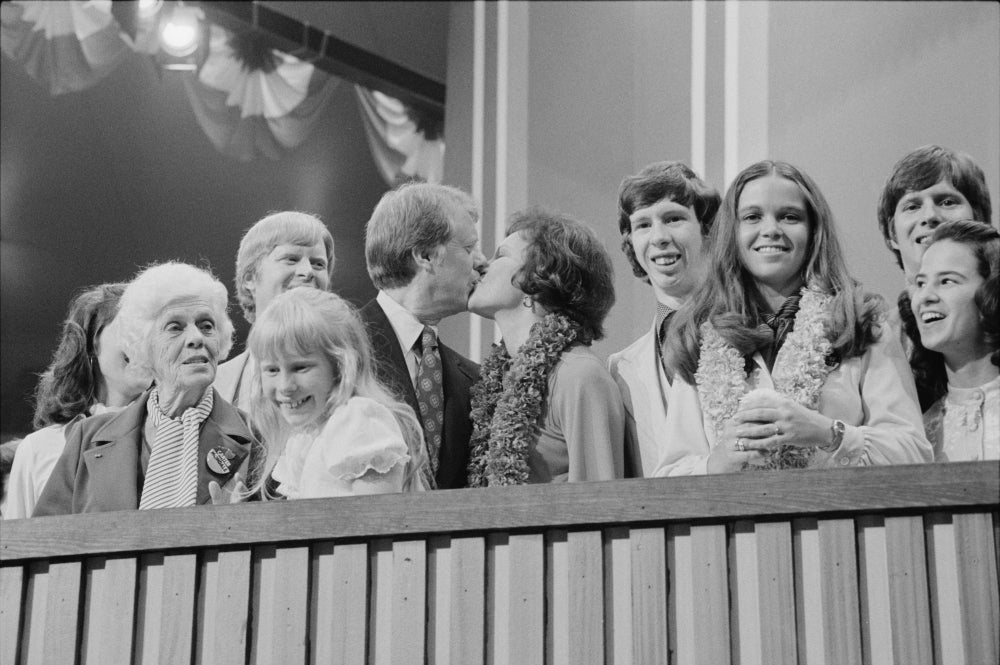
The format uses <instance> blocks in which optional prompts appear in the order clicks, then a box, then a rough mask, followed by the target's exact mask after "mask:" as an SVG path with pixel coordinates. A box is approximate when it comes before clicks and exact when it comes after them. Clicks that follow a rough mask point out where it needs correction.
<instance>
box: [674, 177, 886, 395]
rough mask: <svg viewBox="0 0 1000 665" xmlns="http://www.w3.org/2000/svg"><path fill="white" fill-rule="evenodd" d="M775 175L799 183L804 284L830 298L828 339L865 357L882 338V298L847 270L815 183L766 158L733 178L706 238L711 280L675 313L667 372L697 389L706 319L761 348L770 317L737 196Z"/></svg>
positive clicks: (838, 351)
mask: <svg viewBox="0 0 1000 665" xmlns="http://www.w3.org/2000/svg"><path fill="white" fill-rule="evenodd" d="M771 175H774V176H778V177H781V178H785V179H787V180H791V181H792V182H794V183H795V184H796V185H798V187H799V190H800V191H801V192H802V196H803V198H805V202H806V209H807V212H808V215H809V224H810V229H811V234H812V235H811V237H810V239H809V246H808V248H807V251H806V260H805V263H804V265H803V269H802V282H803V284H809V285H811V286H813V287H815V288H818V289H820V290H821V291H823V292H824V293H828V294H830V295H832V296H833V302H832V305H831V307H832V314H831V320H830V323H829V326H830V327H829V331H828V334H829V337H830V342H831V343H832V345H833V351H834V354H835V355H836V357H838V358H841V359H846V358H851V357H855V356H860V355H862V354H864V352H865V351H866V350H867V349H868V347H869V346H871V345H872V344H873V343H874V342H875V341H876V340H877V323H878V319H879V315H880V314H881V312H882V310H883V303H882V298H881V297H880V296H878V295H875V294H872V293H867V292H865V291H864V290H863V289H862V288H861V286H860V284H859V283H858V282H857V281H856V280H855V279H854V278H852V277H851V276H850V274H849V273H848V272H847V265H846V263H845V262H844V253H843V250H841V248H840V241H839V240H838V239H837V233H836V228H835V226H834V221H833V213H832V212H831V211H830V206H829V204H827V202H826V199H825V198H824V197H823V193H822V192H820V190H819V187H818V186H817V185H816V183H815V182H813V180H812V178H810V177H809V176H808V175H806V174H805V173H804V172H803V171H802V170H800V169H798V168H797V167H795V166H792V165H791V164H789V163H787V162H780V161H771V160H764V161H761V162H757V163H755V164H751V165H750V166H748V167H747V168H745V169H743V171H741V172H740V173H739V175H737V176H736V179H735V180H734V181H733V184H732V185H730V186H729V190H728V191H727V192H726V196H725V197H724V198H723V200H722V205H721V207H720V208H719V212H718V215H717V216H716V219H715V223H714V224H713V226H712V233H711V236H710V239H709V252H708V263H709V266H708V275H707V277H706V279H705V281H704V282H702V283H701V284H700V285H699V286H698V287H697V288H696V289H695V291H694V293H693V294H692V295H691V298H690V301H689V302H690V303H691V306H690V307H685V308H683V309H681V310H680V311H679V312H678V313H677V320H676V321H675V322H674V324H673V326H671V328H672V330H673V332H672V334H671V336H670V342H669V344H668V346H667V354H666V358H667V362H668V364H669V366H670V367H671V368H672V369H673V370H674V371H675V372H679V373H680V375H681V376H682V377H683V378H684V380H685V381H687V382H688V383H691V384H693V383H695V379H694V374H695V372H696V371H697V369H698V360H699V358H700V355H701V332H700V328H701V324H702V323H704V322H706V321H709V322H711V323H712V325H713V326H714V327H715V328H716V330H717V331H718V333H719V335H721V336H722V338H723V339H724V340H726V342H728V343H729V344H730V345H732V346H733V347H734V348H736V349H737V350H738V351H739V352H740V353H741V354H743V355H749V354H751V353H753V351H754V350H755V349H757V348H758V346H759V345H760V344H761V343H762V342H763V339H762V335H761V333H760V332H758V331H757V328H756V327H757V324H758V322H759V321H760V320H761V318H762V317H763V316H764V314H766V313H767V312H768V309H767V307H766V305H765V304H764V299H763V297H762V296H761V294H760V292H759V291H758V289H757V285H756V281H755V280H754V277H753V275H751V274H750V272H749V271H748V270H747V269H746V267H745V266H744V265H743V260H742V259H741V258H740V252H739V236H738V230H739V223H740V222H739V216H738V214H737V211H738V208H739V201H740V194H742V193H743V188H744V187H746V185H747V183H749V182H750V181H752V180H756V179H758V178H763V177H766V176H771Z"/></svg>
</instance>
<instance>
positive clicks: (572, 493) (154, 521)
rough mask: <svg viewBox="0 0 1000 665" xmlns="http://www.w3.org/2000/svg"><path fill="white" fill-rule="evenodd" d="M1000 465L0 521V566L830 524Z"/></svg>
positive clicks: (948, 490)
mask: <svg viewBox="0 0 1000 665" xmlns="http://www.w3.org/2000/svg"><path fill="white" fill-rule="evenodd" d="M998 501H1000V462H969V463H957V464H926V465H914V466H901V467H872V468H856V469H835V470H808V471H776V472H759V473H744V474H735V475H717V476H704V477H690V478H670V479H644V480H628V481H612V482H600V483H576V484H566V485H536V486H526V487H511V488H496V489H477V490H449V491H438V492H427V493H424V494H416V495H414V494H409V495H398V494H397V495H383V496H368V497H349V498H341V499H314V500H307V501H273V502H267V503H251V504H241V505H234V506H207V507H200V508H182V509H169V510H157V511H155V512H146V511H126V512H115V513H100V514H84V515H67V516H60V517H47V518H39V519H33V520H12V521H7V522H3V523H2V527H0V529H2V537H0V564H3V565H13V564H21V563H24V562H26V561H28V560H31V559H42V558H53V557H55V558H57V557H67V556H81V555H88V556H91V555H105V554H114V553H124V552H141V551H171V550H177V549H189V548H206V547H226V546H231V545H247V544H254V545H257V544H277V543H281V544H285V545H288V544H293V543H296V542H307V541H314V540H318V539H338V540H341V539H366V540H367V539H372V538H379V537H398V536H409V535H413V536H416V535H421V534H449V535H458V534H463V533H464V534H469V533H481V532H485V531H490V530H503V531H517V530H524V529H538V528H552V527H562V528H576V527H600V526H607V525H616V524H624V523H628V524H633V525H635V524H642V523H644V522H661V523H662V522H697V521H699V520H713V521H718V520H723V519H749V518H754V519H760V518H764V519H767V518H768V517H774V518H779V517H786V518H787V517H796V516H799V517H804V516H810V517H817V516H826V517H835V516H848V515H852V514H863V513H868V512H879V513H886V512H893V511H902V512H906V511H914V510H922V511H924V512H926V511H927V509H928V508H930V509H933V508H942V509H944V508H947V509H949V510H952V511H954V509H961V508H963V507H976V506H978V507H980V508H981V507H983V506H987V507H990V506H994V507H995V506H996V505H997V503H998Z"/></svg>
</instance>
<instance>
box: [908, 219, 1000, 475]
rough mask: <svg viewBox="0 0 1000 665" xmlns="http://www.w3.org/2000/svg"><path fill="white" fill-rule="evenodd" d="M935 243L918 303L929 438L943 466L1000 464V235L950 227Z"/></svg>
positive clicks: (916, 356) (919, 366) (918, 366)
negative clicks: (981, 462) (977, 462)
mask: <svg viewBox="0 0 1000 665" xmlns="http://www.w3.org/2000/svg"><path fill="white" fill-rule="evenodd" d="M931 242H932V243H933V244H932V245H931V246H930V247H929V248H928V249H927V251H926V252H925V253H924V256H923V259H922V260H921V263H920V272H919V273H918V274H917V276H916V291H915V292H914V294H913V297H912V303H913V314H914V316H915V319H916V321H915V323H916V326H917V329H918V330H919V331H920V343H919V344H917V345H916V348H915V349H914V353H913V358H912V360H911V366H912V367H913V371H914V375H915V377H916V379H917V387H918V389H919V390H920V397H921V405H922V406H924V407H925V408H926V410H925V411H924V427H925V428H926V430H927V438H928V439H930V441H931V443H932V444H933V446H934V459H935V460H937V461H964V460H985V459H1000V234H998V233H997V230H996V229H994V228H993V227H992V226H990V225H989V224H984V223H982V222H975V221H957V222H948V223H946V224H942V225H941V226H939V227H937V229H935V231H934V236H933V237H932V239H931Z"/></svg>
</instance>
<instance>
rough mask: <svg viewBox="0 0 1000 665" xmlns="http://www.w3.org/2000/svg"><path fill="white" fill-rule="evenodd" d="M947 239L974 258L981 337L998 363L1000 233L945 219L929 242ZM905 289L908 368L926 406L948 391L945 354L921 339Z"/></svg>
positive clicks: (978, 224) (901, 308) (902, 305)
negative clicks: (910, 348) (978, 281)
mask: <svg viewBox="0 0 1000 665" xmlns="http://www.w3.org/2000/svg"><path fill="white" fill-rule="evenodd" d="M941 240H950V241H951V242H956V243H959V244H962V245H965V246H966V247H968V248H969V250H970V251H971V252H972V255H973V256H974V257H975V259H976V269H977V271H978V272H979V275H980V277H982V278H983V283H982V284H981V285H980V286H979V288H978V289H976V293H975V296H974V300H975V303H976V308H977V309H978V310H979V321H980V323H981V324H982V326H983V339H984V341H985V342H986V345H987V347H988V348H989V349H990V362H991V363H992V364H993V365H996V366H998V367H1000V233H998V232H997V230H996V229H995V228H993V227H992V226H991V225H989V224H985V223H983V222H980V221H975V220H961V221H953V222H946V223H944V224H942V225H941V226H939V227H937V228H936V229H934V235H933V236H932V237H931V244H934V243H936V242H939V241H941ZM906 296H907V292H906V291H904V292H903V293H902V294H901V295H900V299H899V312H900V318H901V320H902V323H903V328H904V330H905V332H906V334H907V336H909V338H910V339H911V341H912V342H913V352H912V353H911V354H910V368H911V369H912V370H913V376H914V378H915V379H916V382H917V393H918V395H919V396H920V407H921V409H923V410H924V411H926V410H927V409H929V408H930V407H931V405H933V404H934V402H936V401H937V400H938V399H939V398H940V397H941V396H942V395H944V394H945V393H946V392H948V377H947V374H946V371H945V366H944V355H942V354H941V353H938V352H936V351H931V350H930V349H927V348H926V347H924V345H923V344H922V343H921V342H920V330H919V328H918V327H917V320H916V316H915V315H914V313H913V309H912V305H911V303H910V299H909V298H907V297H906Z"/></svg>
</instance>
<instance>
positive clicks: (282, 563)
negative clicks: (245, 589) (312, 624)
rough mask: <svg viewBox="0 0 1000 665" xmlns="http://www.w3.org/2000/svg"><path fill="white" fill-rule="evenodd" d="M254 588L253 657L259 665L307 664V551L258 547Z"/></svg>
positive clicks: (255, 553) (298, 548)
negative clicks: (280, 664)
mask: <svg viewBox="0 0 1000 665" xmlns="http://www.w3.org/2000/svg"><path fill="white" fill-rule="evenodd" d="M252 559H253V562H254V565H255V566H257V567H259V569H260V577H259V580H260V582H259V584H258V585H257V587H256V588H255V589H254V604H253V607H254V612H253V651H252V654H253V657H254V662H256V663H259V664H260V665H270V664H271V663H282V664H283V665H294V664H295V663H305V661H306V630H307V628H308V626H309V548H308V547H271V546H267V547H259V548H256V549H255V550H254V552H253V557H252Z"/></svg>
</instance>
